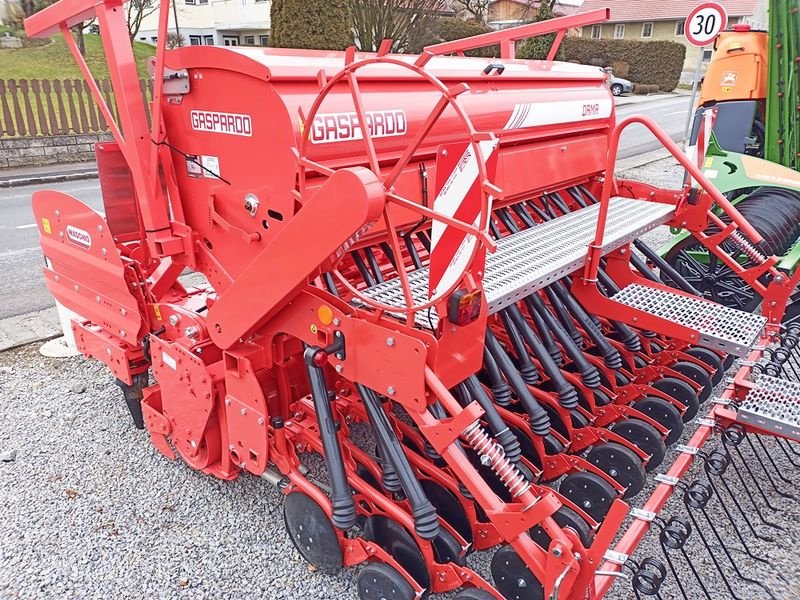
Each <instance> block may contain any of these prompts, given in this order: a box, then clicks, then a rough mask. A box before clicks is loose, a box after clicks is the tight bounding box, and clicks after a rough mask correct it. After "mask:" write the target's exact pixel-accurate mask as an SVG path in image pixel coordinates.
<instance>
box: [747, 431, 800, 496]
mask: <svg viewBox="0 0 800 600" xmlns="http://www.w3.org/2000/svg"><path fill="white" fill-rule="evenodd" d="M753 437H755V438H756V441H757V442H758V444H759V446H761V448H762V449H763V450H764V454H765V455H766V457H767V460H768V461H769V462H770V464H771V465H772V468H773V469H775V473H776V474H777V476H778V478H779V479H780V480H781V481H783V482H784V483H788V484H790V485H791V484H792V482H791V481H790V480H788V479H786V478H785V477H784V476H783V475H782V474H781V470H780V469H779V468H778V465H776V464H775V461H774V460H773V458H772V455H771V454H770V453H769V450H767V447H766V446H765V445H764V442H763V441H762V440H761V436H759V435H756V434H754V435H753ZM747 442H748V444H749V445H750V448H751V449H752V451H753V454H755V455H756V458H757V459H758V462H759V463H760V464H761V467H762V468H763V469H764V472H765V473H767V469H766V467H765V466H764V463H763V462H762V461H761V454H760V453H759V452H757V449H756V447H755V445H754V444H753V442H752V440H751V439H750V436H748V437H747ZM767 477H768V478H769V480H770V483H772V487H774V488H775V491H776V492H778V494H780V495H781V496H783V497H784V498H791V499H792V500H797V496H795V495H794V494H791V493H790V492H784V491H782V490H780V489H779V488H778V486H777V485H775V482H774V481H773V480H772V478H771V477H770V475H769V473H767Z"/></svg>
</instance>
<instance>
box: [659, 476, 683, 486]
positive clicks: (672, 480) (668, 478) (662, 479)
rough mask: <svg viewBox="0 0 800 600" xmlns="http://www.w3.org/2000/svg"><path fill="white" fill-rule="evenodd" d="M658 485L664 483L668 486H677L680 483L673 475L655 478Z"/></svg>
mask: <svg viewBox="0 0 800 600" xmlns="http://www.w3.org/2000/svg"><path fill="white" fill-rule="evenodd" d="M653 479H654V480H656V481H657V482H658V483H664V484H666V485H671V486H675V485H677V484H678V481H680V480H679V479H678V478H677V477H673V476H672V475H666V474H660V475H656V476H655V477H653Z"/></svg>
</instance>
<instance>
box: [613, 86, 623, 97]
mask: <svg viewBox="0 0 800 600" xmlns="http://www.w3.org/2000/svg"><path fill="white" fill-rule="evenodd" d="M622 92H623V89H622V86H621V85H620V84H618V83H615V84H614V85H612V86H611V94H612V95H613V96H621V95H622Z"/></svg>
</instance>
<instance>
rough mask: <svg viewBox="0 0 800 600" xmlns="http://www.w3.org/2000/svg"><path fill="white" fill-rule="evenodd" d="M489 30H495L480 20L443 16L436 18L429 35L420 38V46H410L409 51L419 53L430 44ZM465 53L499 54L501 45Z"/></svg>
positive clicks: (490, 55) (458, 38)
mask: <svg viewBox="0 0 800 600" xmlns="http://www.w3.org/2000/svg"><path fill="white" fill-rule="evenodd" d="M489 31H494V30H493V29H492V28H491V27H488V26H487V25H484V24H483V23H480V22H479V21H474V20H472V21H465V20H463V19H459V18H458V17H441V18H439V19H437V20H436V24H435V25H434V27H433V28H431V31H430V32H429V33H428V34H427V36H425V38H424V39H422V40H420V44H419V46H418V47H415V48H409V51H410V52H413V53H414V54H418V53H420V52H422V48H423V47H425V46H430V45H431V44H438V43H440V42H450V41H453V40H460V39H463V38H466V37H472V36H473V35H480V34H481V33H488V32H489ZM465 54H466V55H467V56H487V57H493V56H499V55H500V47H499V46H490V47H488V48H477V49H475V50H468V51H467V52H465Z"/></svg>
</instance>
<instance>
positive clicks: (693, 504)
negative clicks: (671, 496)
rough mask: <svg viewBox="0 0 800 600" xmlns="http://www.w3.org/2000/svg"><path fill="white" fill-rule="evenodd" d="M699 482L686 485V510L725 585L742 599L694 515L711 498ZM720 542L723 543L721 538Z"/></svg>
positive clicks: (733, 594) (731, 593)
mask: <svg viewBox="0 0 800 600" xmlns="http://www.w3.org/2000/svg"><path fill="white" fill-rule="evenodd" d="M699 483H701V482H699V481H696V482H695V483H693V484H692V485H691V486H684V487H685V489H684V496H683V501H684V504H686V509H687V510H686V512H687V513H688V514H689V518H690V519H691V520H692V525H694V530H695V531H697V535H699V536H700V540H701V541H702V542H703V546H704V547H705V549H706V552H708V555H709V556H710V557H711V560H712V562H713V563H714V566H715V567H716V568H717V572H718V573H719V575H720V578H721V579H722V582H723V583H724V584H725V587H726V588H727V589H728V592H729V593H730V595H731V597H732V598H733V599H734V600H742V599H741V598H739V596H737V595H736V593H735V592H734V591H733V588H732V587H731V583H730V581H728V577H727V576H726V575H725V571H724V570H723V568H722V565H721V564H720V563H719V560H718V559H717V556H716V554H714V552H713V551H712V550H711V545H710V544H709V543H708V539H707V538H706V536H705V534H704V533H703V530H702V529H701V528H700V524H699V523H698V522H697V518H695V516H694V511H695V510H697V509H700V507H701V506H702V507H705V504H707V503H708V500H709V496H708V495H707V493H706V490H705V488H704V487H703V486H697V484H699ZM704 514H705V513H704ZM706 520H708V516H707V515H706ZM712 529H713V525H712ZM714 533H715V534H716V535H717V536H718V535H719V534H717V532H716V530H714ZM720 543H722V541H721V540H720ZM723 547H724V546H723ZM725 551H726V552H727V549H725Z"/></svg>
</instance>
